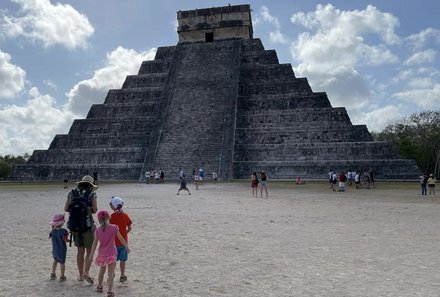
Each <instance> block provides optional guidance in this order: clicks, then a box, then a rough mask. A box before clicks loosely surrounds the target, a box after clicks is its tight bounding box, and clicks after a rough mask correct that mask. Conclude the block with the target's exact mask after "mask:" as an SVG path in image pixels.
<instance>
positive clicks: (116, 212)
mask: <svg viewBox="0 0 440 297" xmlns="http://www.w3.org/2000/svg"><path fill="white" fill-rule="evenodd" d="M123 207H124V200H122V198H120V197H117V196H113V197H112V199H111V200H110V208H111V209H112V210H113V213H112V214H111V216H110V224H114V225H117V226H118V228H119V232H120V233H121V235H122V237H123V238H124V239H125V241H126V242H127V243H128V233H130V231H131V228H132V224H133V223H132V221H131V219H130V216H129V215H128V214H127V213H126V212H125V211H124V210H123V209H122V208H123ZM115 245H116V253H117V255H116V261H119V267H120V269H121V276H120V277H119V281H120V282H125V281H127V276H126V275H125V267H126V265H125V264H126V262H127V260H128V253H127V249H126V248H125V246H124V245H123V244H122V242H121V241H120V240H119V239H118V238H117V237H116V238H115Z"/></svg>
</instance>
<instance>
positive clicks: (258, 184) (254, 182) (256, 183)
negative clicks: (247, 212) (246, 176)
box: [251, 170, 269, 198]
mask: <svg viewBox="0 0 440 297" xmlns="http://www.w3.org/2000/svg"><path fill="white" fill-rule="evenodd" d="M267 178H268V176H267V173H266V172H265V171H264V170H261V171H260V176H259V177H258V174H257V172H256V171H254V172H252V174H251V188H252V196H253V197H258V188H260V197H263V191H264V192H265V193H266V198H269V194H268V192H267Z"/></svg>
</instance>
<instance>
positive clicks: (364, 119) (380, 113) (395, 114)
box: [351, 105, 404, 131]
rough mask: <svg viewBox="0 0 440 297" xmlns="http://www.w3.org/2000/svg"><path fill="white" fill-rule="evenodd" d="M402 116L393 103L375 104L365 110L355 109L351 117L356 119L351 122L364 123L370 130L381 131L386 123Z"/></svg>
mask: <svg viewBox="0 0 440 297" xmlns="http://www.w3.org/2000/svg"><path fill="white" fill-rule="evenodd" d="M403 116H404V115H403V113H402V112H401V111H400V109H399V108H398V107H397V106H395V105H387V106H383V107H377V106H376V107H375V108H374V109H373V110H370V111H367V112H361V111H355V112H353V114H351V118H352V119H356V122H353V124H366V125H367V127H368V130H370V131H382V130H383V128H384V127H385V126H386V125H387V124H390V123H393V122H395V121H397V120H400V119H401V118H402V117H403Z"/></svg>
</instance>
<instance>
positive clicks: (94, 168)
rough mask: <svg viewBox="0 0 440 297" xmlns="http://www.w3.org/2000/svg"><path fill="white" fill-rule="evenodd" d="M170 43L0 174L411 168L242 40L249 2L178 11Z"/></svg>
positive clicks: (134, 175) (43, 176)
mask: <svg viewBox="0 0 440 297" xmlns="http://www.w3.org/2000/svg"><path fill="white" fill-rule="evenodd" d="M177 20H178V24H179V27H178V30H177V31H178V34H179V42H178V44H177V45H175V46H169V47H160V48H159V49H158V50H157V53H156V56H155V59H154V60H152V61H144V62H143V63H142V65H141V66H140V69H139V72H138V74H136V75H129V76H127V77H126V79H125V82H124V84H123V86H122V88H121V89H115V90H109V92H108V95H107V97H106V98H105V101H104V103H103V104H94V105H92V106H91V108H90V110H89V112H88V114H87V117H86V118H85V119H77V120H75V121H74V122H73V124H72V126H71V128H70V130H69V132H68V134H63V135H56V136H55V137H54V139H53V141H52V143H51V144H50V147H49V149H47V150H36V151H34V152H33V154H32V157H31V158H30V160H29V161H28V163H27V164H24V165H21V166H17V167H15V168H14V171H13V175H12V179H22V180H60V179H63V178H67V179H76V180H78V179H80V178H81V177H82V176H83V175H84V174H87V173H88V174H92V173H93V172H97V173H98V174H99V177H100V179H101V180H142V179H143V178H144V172H145V171H146V170H147V169H152V168H154V169H155V170H163V171H164V172H165V174H166V178H168V179H177V177H178V170H179V168H182V169H184V170H185V172H186V173H187V174H189V173H190V172H191V171H192V168H196V169H197V168H199V167H202V168H204V170H205V172H207V173H209V174H210V173H211V172H212V171H216V172H217V173H218V174H219V178H220V179H221V180H231V179H242V178H248V177H249V175H250V173H251V172H252V171H254V170H262V169H264V170H266V171H267V172H268V175H269V176H270V178H272V179H292V178H294V177H296V176H302V177H304V178H326V177H327V172H328V171H329V170H330V169H333V170H349V169H351V170H356V169H360V168H362V169H369V168H372V169H373V170H375V172H376V174H377V177H379V178H387V179H413V178H414V177H415V176H417V173H418V168H417V166H416V165H415V162H414V161H412V160H404V159H400V158H399V157H398V156H397V155H396V153H395V152H394V151H393V149H392V147H391V146H390V145H389V144H388V143H384V142H378V141H374V140H373V138H372V136H371V134H370V133H369V131H368V130H367V127H366V126H365V125H353V124H352V123H351V121H350V118H349V116H348V114H347V111H346V109H345V108H343V107H338V108H334V107H332V106H331V104H330V101H329V99H328V98H327V95H326V93H322V92H319V93H317V92H313V91H312V89H311V87H310V85H309V83H308V81H307V79H306V78H297V77H295V74H294V73H293V70H292V66H291V65H290V64H280V63H279V61H278V57H277V54H276V52H275V51H274V50H265V49H264V46H263V44H262V42H261V40H260V39H258V38H254V37H253V29H252V21H251V9H250V6H249V5H236V6H224V7H216V8H207V9H196V10H189V11H178V12H177Z"/></svg>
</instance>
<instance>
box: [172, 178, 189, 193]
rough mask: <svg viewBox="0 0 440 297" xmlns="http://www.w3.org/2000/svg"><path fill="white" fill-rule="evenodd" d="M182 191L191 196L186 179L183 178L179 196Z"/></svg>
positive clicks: (178, 191)
mask: <svg viewBox="0 0 440 297" xmlns="http://www.w3.org/2000/svg"><path fill="white" fill-rule="evenodd" d="M182 190H185V191H187V192H188V195H191V193H190V191H189V189H188V187H187V185H186V180H185V177H183V179H182V180H181V181H180V188H179V190H177V194H176V195H179V193H180V191H182Z"/></svg>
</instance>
